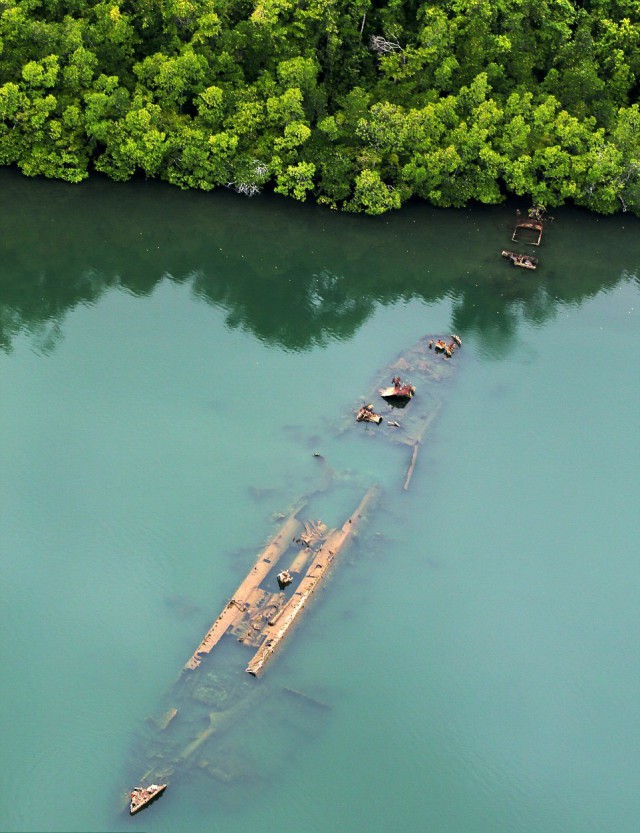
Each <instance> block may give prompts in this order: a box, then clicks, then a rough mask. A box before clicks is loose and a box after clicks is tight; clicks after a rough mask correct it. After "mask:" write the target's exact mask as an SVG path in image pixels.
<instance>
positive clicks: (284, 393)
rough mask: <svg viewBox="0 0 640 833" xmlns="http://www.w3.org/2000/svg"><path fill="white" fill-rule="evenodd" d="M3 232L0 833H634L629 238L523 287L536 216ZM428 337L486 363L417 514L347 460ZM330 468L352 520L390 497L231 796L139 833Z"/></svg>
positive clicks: (156, 203) (215, 792)
mask: <svg viewBox="0 0 640 833" xmlns="http://www.w3.org/2000/svg"><path fill="white" fill-rule="evenodd" d="M0 217H1V219H2V244H1V245H2V258H1V259H0V386H1V390H0V430H1V432H2V444H1V446H0V512H1V515H0V522H1V527H0V529H1V532H0V555H1V559H0V564H1V573H0V582H1V584H0V587H1V594H2V596H1V599H2V604H1V606H0V627H1V633H2V637H3V638H2V641H1V642H0V663H1V664H0V667H1V669H2V675H1V677H0V680H1V682H0V686H1V696H2V704H3V708H2V744H1V745H0V773H1V777H2V790H0V830H2V831H21V832H24V833H28V832H29V831H87V833H89V831H91V832H93V831H95V833H98V832H99V831H125V830H130V829H131V830H145V831H154V833H155V831H158V833H163V832H164V831H166V832H167V833H169V832H170V831H171V832H172V833H173V831H180V833H182V831H184V833H205V831H206V832H207V833H208V831H211V830H220V831H231V830H233V831H234V833H245V832H246V833H249V831H255V830H261V831H269V832H270V831H274V833H275V831H277V832H278V833H299V831H300V830H305V831H309V832H310V833H313V831H318V833H320V831H322V833H327V831H338V830H349V831H361V830H362V831H364V830H366V831H369V833H389V831H405V830H424V831H429V833H538V831H539V832H540V833H560V831H562V832H563V833H564V832H565V831H567V832H570V833H602V832H603V831H606V833H609V831H616V833H631V832H632V831H633V833H635V831H637V829H638V818H639V817H640V798H639V793H638V789H637V788H638V783H639V782H640V754H639V753H638V750H639V748H640V706H639V703H640V649H639V647H638V646H639V638H640V613H639V606H638V593H639V590H640V586H639V585H640V566H639V564H638V550H639V548H638V540H639V538H640V513H639V512H638V498H639V489H638V464H639V463H640V432H639V430H638V428H639V425H640V379H639V376H638V353H639V351H640V282H639V279H638V276H639V275H640V221H638V220H637V219H635V220H634V219H630V218H627V217H624V218H620V217H618V218H595V217H590V216H588V215H586V214H583V213H580V212H577V211H570V210H563V211H561V212H557V214H556V219H555V222H554V223H553V224H552V225H551V226H550V227H549V229H548V232H547V235H546V238H545V241H544V243H543V247H542V249H541V251H540V256H541V267H540V269H539V270H538V271H537V272H536V273H533V274H529V273H524V274H521V273H520V271H519V270H516V269H513V268H511V267H510V266H509V265H508V264H507V263H506V262H505V261H503V260H502V259H501V258H500V257H499V251H500V249H502V248H503V247H504V246H505V245H509V244H510V241H509V238H510V232H511V225H512V219H513V207H504V208H497V209H490V210H486V209H476V210H469V211H460V212H438V211H433V210H429V209H427V208H425V207H420V206H409V207H407V208H406V209H404V210H403V211H402V212H401V213H399V214H395V215H393V216H389V217H385V218H382V219H377V220H372V219H367V218H357V217H351V216H345V215H336V214H333V213H329V212H326V211H322V210H318V209H315V208H312V207H307V206H294V205H290V204H288V203H286V202H285V201H283V200H274V199H271V198H264V199H260V200H253V201H246V200H243V199H240V198H236V197H235V196H233V195H230V194H227V193H223V194H218V195H209V196H206V195H198V194H182V193H180V192H178V191H175V190H172V189H169V188H166V187H163V186H159V185H156V184H146V183H136V184H133V185H114V184H110V183H107V182H103V181H100V180H96V181H94V182H91V183H89V184H86V185H83V186H81V187H67V186H64V185H60V184H52V183H46V182H38V181H27V180H24V179H21V178H20V177H18V176H16V175H14V174H13V173H10V172H2V175H1V176H0ZM437 331H444V332H446V333H448V332H453V331H457V332H459V333H460V335H461V336H462V338H463V340H464V347H463V350H462V351H461V353H460V354H459V356H458V357H456V358H457V359H459V365H458V367H457V373H456V376H455V380H454V381H453V382H452V383H451V385H449V386H448V387H447V390H446V392H445V406H444V408H443V410H442V412H441V414H440V416H439V418H438V419H437V421H436V422H435V423H434V425H433V427H432V429H431V431H430V433H429V435H428V441H427V442H426V443H425V446H424V449H423V451H422V452H421V455H420V457H419V458H418V464H417V467H416V471H415V474H414V478H413V481H412V484H411V489H410V490H409V492H408V493H404V492H403V491H402V481H403V477H404V471H405V468H406V464H407V459H406V454H404V455H403V454H402V453H400V452H399V451H398V450H396V449H392V448H386V449H385V448H384V447H383V446H382V445H381V444H379V443H373V442H371V441H370V438H369V437H368V435H367V434H366V432H362V431H360V432H358V431H353V432H351V431H350V432H349V433H347V434H346V435H345V434H342V433H340V428H341V427H343V424H344V423H343V420H344V417H345V414H348V413H349V410H350V408H351V407H352V405H353V404H354V402H356V401H358V400H359V397H360V396H361V395H366V392H367V390H368V388H369V387H370V385H371V382H372V380H373V379H374V374H375V371H376V370H377V369H378V368H380V367H382V366H383V365H385V364H386V363H387V362H388V361H389V360H390V359H392V358H393V357H394V356H395V355H396V354H397V353H399V352H400V351H401V350H402V349H403V348H404V347H406V346H407V345H409V344H411V343H413V342H414V341H415V340H417V339H418V338H419V337H420V336H421V335H422V334H424V333H425V332H437ZM349 424H350V423H349ZM358 427H360V426H358ZM315 451H318V452H320V453H322V454H323V456H324V458H325V461H326V463H323V462H322V461H321V460H319V459H318V458H316V457H314V456H313V452H315ZM329 470H331V471H332V472H333V473H334V479H333V480H332V481H331V486H330V488H329V489H328V490H327V491H326V492H325V493H324V495H322V496H321V497H320V498H319V499H318V501H317V504H316V505H314V510H315V509H317V511H318V513H319V514H321V516H322V517H323V518H324V519H325V520H327V522H330V523H341V522H342V521H343V520H344V519H345V518H346V517H347V516H348V514H349V513H350V512H351V511H352V509H353V508H354V507H355V505H356V503H357V501H358V500H359V497H360V496H361V494H362V493H363V492H364V490H365V489H366V488H367V486H368V485H369V484H370V483H372V482H378V483H380V485H381V487H382V497H381V499H380V502H379V504H378V507H377V510H376V512H375V513H373V514H372V515H371V517H370V520H369V523H368V524H367V526H366V528H365V529H364V530H363V533H362V535H361V536H360V537H359V538H358V541H357V543H356V545H355V546H354V547H353V548H351V549H350V550H349V551H348V554H345V559H344V561H343V562H342V564H341V565H340V568H339V569H337V571H336V573H335V576H334V580H333V581H332V582H331V584H330V585H329V587H328V588H327V590H326V591H325V592H323V593H322V595H321V600H320V601H319V603H317V604H316V605H315V606H314V607H313V610H312V611H311V612H310V613H309V615H308V616H307V618H306V620H305V621H304V623H303V624H302V625H301V626H300V628H299V629H298V630H297V632H296V633H295V635H294V636H293V637H292V639H291V641H290V642H289V644H288V645H287V647H286V649H285V650H283V651H282V653H281V654H280V655H279V657H278V659H277V660H276V661H275V662H274V664H273V666H272V667H271V668H270V669H269V671H268V672H267V674H266V675H265V677H264V680H262V681H260V682H258V683H257V685H259V686H261V691H260V695H261V696H260V700H259V702H258V703H257V704H256V706H255V708H252V710H251V711H250V712H249V713H246V714H245V715H243V717H242V719H241V720H239V722H238V725H237V726H236V727H234V729H233V730H232V731H230V732H229V733H227V734H225V735H222V736H221V737H220V738H219V740H217V741H216V742H215V743H212V744H210V746H209V748H207V750H206V752H203V755H202V756H201V757H205V758H206V759H207V760H208V761H209V762H214V763H216V762H219V763H220V765H221V766H222V768H223V769H224V770H225V772H224V779H223V780H221V779H218V780H215V779H212V778H211V777H210V776H209V775H207V774H206V773H204V772H203V771H200V770H197V771H185V772H182V773H178V774H177V776H176V778H175V782H173V783H172V784H171V789H170V791H168V792H167V794H166V795H165V797H164V798H163V799H161V801H160V802H159V803H157V804H156V805H154V806H153V807H152V808H151V809H150V810H148V811H147V812H145V813H143V814H141V815H140V816H138V817H136V818H135V819H130V818H129V817H128V816H127V815H125V814H123V813H122V811H121V807H122V794H123V793H124V792H125V791H126V790H127V789H128V788H129V787H130V786H131V785H132V784H133V783H135V782H136V779H137V778H138V777H140V775H141V766H142V761H143V760H144V757H145V754H146V752H147V749H148V739H147V736H148V735H149V734H150V729H149V723H148V721H147V720H146V719H147V718H148V717H149V716H151V715H158V714H160V713H161V712H162V709H163V708H165V707H166V702H165V697H166V695H167V692H169V691H170V689H171V687H172V685H173V683H174V682H175V680H176V677H177V675H178V672H179V669H180V668H181V666H182V664H183V663H184V662H185V661H186V659H187V658H188V657H189V656H190V654H191V653H192V651H193V650H194V648H195V647H196V645H197V643H198V642H199V640H200V639H201V637H202V635H203V634H204V632H205V631H206V629H207V628H208V626H209V625H210V623H211V622H212V621H213V619H214V618H215V616H216V615H217V613H218V611H219V609H220V608H221V606H222V605H223V604H224V603H225V602H226V600H227V599H228V598H229V596H230V594H231V593H232V592H233V590H234V589H235V587H236V586H237V584H238V583H239V581H240V579H241V578H242V577H243V575H244V573H245V572H246V571H247V570H248V568H249V567H250V566H251V565H252V563H253V559H254V557H255V553H256V552H257V551H258V550H259V548H260V546H261V545H262V544H263V543H264V541H265V540H266V539H267V537H268V536H269V535H270V534H272V532H273V530H274V522H273V516H274V513H277V512H281V511H286V510H287V508H288V507H289V506H290V505H291V504H292V503H293V502H294V501H295V499H296V498H297V497H298V496H299V495H300V494H302V493H304V492H309V491H313V490H314V489H318V488H320V486H321V485H322V484H323V483H324V484H325V485H326V482H327V481H326V480H325V478H326V477H327V472H328V471H329ZM221 661H222V662H224V661H225V660H224V656H223V657H222V660H221ZM284 685H286V686H290V687H294V688H296V689H299V690H301V691H304V692H306V693H308V694H310V695H312V696H313V697H316V698H319V699H321V700H322V701H323V702H325V703H326V704H328V705H329V706H330V708H329V709H325V710H318V709H315V708H313V707H310V706H304V705H301V704H299V703H293V702H292V701H291V700H290V699H289V698H287V696H286V695H285V694H284V693H283V691H282V686H284ZM180 717H182V718H183V719H184V725H185V731H186V728H188V723H189V715H188V714H186V715H180ZM225 779H226V780H225Z"/></svg>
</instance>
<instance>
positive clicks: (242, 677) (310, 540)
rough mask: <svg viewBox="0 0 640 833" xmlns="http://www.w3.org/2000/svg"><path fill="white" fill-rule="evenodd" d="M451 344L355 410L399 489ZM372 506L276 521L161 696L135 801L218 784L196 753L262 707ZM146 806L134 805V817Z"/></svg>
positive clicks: (401, 365)
mask: <svg viewBox="0 0 640 833" xmlns="http://www.w3.org/2000/svg"><path fill="white" fill-rule="evenodd" d="M448 338H451V337H448ZM455 338H456V339H457V337H455ZM460 343H461V342H460V340H459V339H457V341H456V342H452V341H449V342H447V341H446V340H445V339H443V338H438V337H437V336H431V337H430V336H426V337H424V338H422V339H420V341H419V342H417V343H416V344H415V345H413V346H412V347H411V348H409V349H408V350H406V351H405V352H403V354H402V355H401V356H398V357H397V358H396V359H395V360H394V361H393V362H392V363H391V364H389V365H387V366H386V367H384V368H382V369H381V370H380V372H379V373H378V374H377V375H376V377H375V380H374V382H373V386H372V389H371V391H370V393H369V395H368V397H367V399H368V400H369V402H370V403H371V404H370V405H369V404H367V405H365V406H363V407H362V408H361V409H360V412H359V413H361V412H362V411H363V409H364V411H365V412H366V413H369V412H368V411H367V408H369V407H370V408H371V414H373V416H374V417H375V416H376V413H375V411H374V404H373V403H375V409H376V410H379V411H380V422H381V424H380V425H376V424H369V423H375V419H371V418H369V417H367V416H362V417H361V419H360V423H361V425H360V426H358V427H361V428H362V430H364V431H369V432H370V434H371V436H375V437H376V438H378V439H380V440H383V441H387V442H389V443H391V444H394V445H399V446H400V447H406V448H407V450H408V451H409V452H410V460H409V466H408V470H407V472H406V475H405V480H404V487H405V488H407V487H408V484H409V481H410V479H411V476H412V474H413V470H414V467H415V464H416V457H417V454H418V448H419V446H420V444H421V442H422V441H423V437H424V435H425V432H426V431H427V429H428V428H429V426H430V424H431V422H432V421H433V419H434V418H435V416H436V415H437V414H438V412H439V410H440V408H441V405H442V401H443V398H442V391H443V385H445V384H446V383H447V381H448V380H450V379H451V377H452V376H453V374H454V372H455V367H456V365H457V364H458V362H459V356H458V353H457V349H458V347H459V346H460ZM436 345H439V346H438V347H437V348H436ZM442 345H444V346H442ZM449 348H450V349H449ZM403 380H404V381H403ZM390 381H391V382H392V384H393V385H394V389H395V387H397V386H399V387H400V389H401V390H402V388H403V387H404V386H405V385H409V386H410V388H411V396H410V397H408V399H409V401H408V403H405V404H406V407H405V408H403V409H398V407H394V406H395V405H397V403H394V401H393V397H385V396H384V395H383V394H384V391H385V388H386V387H388V386H389V382H390ZM365 401H366V400H365ZM348 424H349V427H350V428H351V429H352V430H353V429H355V428H356V425H355V423H354V421H353V413H351V414H350V416H349V420H348ZM346 427H347V425H346V423H345V428H346ZM377 496H378V487H377V486H375V485H373V486H370V487H369V488H367V489H366V490H364V494H362V492H361V493H360V496H359V502H358V503H357V505H355V504H356V500H357V497H354V498H353V501H354V503H353V505H354V507H355V508H354V509H353V511H352V513H351V514H350V515H349V516H348V517H346V518H345V519H344V522H343V523H342V525H341V526H340V525H339V526H337V527H335V528H330V527H329V526H327V525H326V524H325V523H324V522H323V521H321V520H317V519H316V518H315V517H313V516H309V515H308V514H306V513H308V512H310V510H311V505H312V504H313V496H310V497H309V498H305V499H303V500H301V501H300V502H298V504H296V505H295V506H293V507H292V508H291V510H290V511H289V512H288V514H286V516H283V517H282V518H281V521H280V524H279V527H278V528H277V530H276V531H275V533H274V535H273V536H272V537H271V539H270V540H269V541H268V542H267V543H266V545H265V546H264V547H263V548H262V549H261V551H260V552H259V553H258V555H257V558H256V560H255V562H254V563H253V566H252V567H251V569H250V570H249V572H248V574H247V575H246V577H245V578H244V580H243V581H242V582H241V583H240V585H239V586H238V587H237V588H236V590H235V592H234V593H233V596H232V597H231V598H230V599H228V601H226V603H225V604H224V606H223V607H222V610H221V611H220V613H219V614H218V616H217V617H216V619H215V620H214V622H213V624H212V625H211V627H210V628H209V629H208V630H207V631H206V633H205V634H204V636H203V638H202V640H201V641H200V643H199V644H198V645H197V647H196V648H195V650H194V652H193V654H192V655H191V656H190V657H189V658H188V660H187V661H186V663H185V665H184V667H183V668H182V671H181V672H180V675H179V678H178V680H177V681H176V683H175V685H174V687H173V689H172V691H171V692H170V693H169V697H168V699H167V703H166V704H165V713H164V715H163V717H161V718H160V719H159V720H156V721H153V722H152V724H151V728H150V729H149V737H148V739H147V752H146V754H145V756H144V757H145V763H144V765H143V766H140V768H139V769H138V772H142V773H143V774H142V775H141V777H140V780H139V782H138V784H139V785H145V784H146V785H150V786H148V787H144V786H138V787H136V788H135V789H134V790H133V794H135V796H136V797H138V798H139V797H142V798H143V799H144V798H145V797H146V796H147V795H149V794H148V793H147V792H145V790H150V789H151V788H152V786H161V787H162V792H164V790H165V788H166V785H167V784H169V785H171V782H172V780H173V778H174V775H176V774H177V771H178V769H180V770H183V769H186V768H188V767H190V766H193V767H196V768H198V769H200V770H203V771H205V772H207V773H209V774H210V775H211V776H212V777H214V778H219V777H222V775H223V774H224V773H223V770H224V763H225V762H224V761H220V760H219V757H220V756H219V755H218V752H217V751H216V756H215V759H214V761H213V762H211V759H210V756H209V755H208V753H206V752H205V749H207V748H209V745H210V744H209V743H208V742H209V741H210V740H212V739H214V738H217V739H220V737H221V735H222V733H223V732H224V731H225V730H226V729H227V728H229V729H230V728H232V727H233V726H234V725H237V724H238V723H240V722H241V721H240V720H239V719H240V718H241V717H247V716H249V715H251V714H252V713H254V709H253V706H254V705H255V704H256V702H257V700H258V699H262V698H264V697H265V689H264V688H263V687H262V686H260V685H259V684H258V683H257V682H256V680H255V677H259V676H261V675H262V674H263V673H264V672H265V670H266V668H267V667H268V665H269V664H270V663H271V662H272V661H273V658H274V657H275V656H276V655H277V653H278V651H279V650H280V649H281V648H282V646H283V645H284V643H285V642H286V640H287V637H288V636H289V635H290V634H291V633H292V632H293V631H294V629H295V628H296V626H297V625H298V623H299V622H300V621H301V620H302V619H303V616H304V613H305V612H306V610H307V609H308V607H309V605H310V603H311V601H312V600H313V598H314V597H315V596H316V594H317V591H318V590H319V589H320V588H321V587H322V586H323V585H324V584H325V583H326V580H327V579H328V578H329V576H330V575H331V573H332V571H333V569H334V567H335V565H336V563H337V562H338V561H339V559H340V556H341V555H342V553H343V552H344V551H345V549H346V548H347V547H348V546H349V544H350V542H351V540H352V538H353V537H354V535H356V533H357V532H358V531H359V529H360V528H361V526H362V524H363V521H364V520H365V518H366V515H367V513H368V512H369V511H370V510H371V509H372V507H373V505H374V503H375V501H376V499H377ZM230 651H231V653H229V652H230ZM212 655H213V656H212ZM231 656H232V657H233V659H231ZM245 672H246V673H245ZM281 691H282V693H283V694H285V695H286V696H288V697H290V698H291V697H293V698H294V699H295V700H296V701H298V702H302V703H306V704H316V705H324V704H322V703H318V701H317V700H316V699H314V698H313V696H308V695H306V694H305V693H301V692H299V691H294V690H291V689H287V688H283V689H281ZM292 691H293V694H292ZM221 773H222V775H221ZM133 797H134V796H133V795H132V798H133ZM155 797H156V796H151V798H150V800H149V801H142V802H141V803H140V807H139V808H138V809H136V812H138V811H139V809H143V807H145V806H147V805H148V804H150V803H151V801H152V800H153V799H154V798H155ZM136 800H137V799H136ZM136 807H137V804H136Z"/></svg>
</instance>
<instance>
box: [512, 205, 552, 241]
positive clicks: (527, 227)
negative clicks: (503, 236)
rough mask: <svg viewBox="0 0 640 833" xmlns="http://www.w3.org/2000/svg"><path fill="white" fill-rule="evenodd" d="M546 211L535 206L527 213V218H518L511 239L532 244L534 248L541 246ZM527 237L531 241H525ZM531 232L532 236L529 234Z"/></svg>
mask: <svg viewBox="0 0 640 833" xmlns="http://www.w3.org/2000/svg"><path fill="white" fill-rule="evenodd" d="M544 219H545V210H544V208H542V206H539V205H538V206H534V207H533V208H530V209H529V211H528V212H527V216H526V218H522V219H521V218H520V217H518V220H517V221H516V225H515V228H514V229H513V234H512V235H511V239H512V240H513V241H514V242H525V243H532V244H533V245H534V246H539V245H540V243H542V230H543V226H544ZM523 232H524V233H525V235H526V237H528V238H531V239H528V240H527V239H524V235H523V234H522V233H523ZM528 232H531V234H528Z"/></svg>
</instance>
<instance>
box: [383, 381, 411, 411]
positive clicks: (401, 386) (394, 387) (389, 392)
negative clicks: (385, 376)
mask: <svg viewBox="0 0 640 833" xmlns="http://www.w3.org/2000/svg"><path fill="white" fill-rule="evenodd" d="M415 392H416V389H415V386H414V385H410V384H409V383H408V382H403V381H402V379H401V378H400V376H394V377H393V379H392V380H391V385H390V386H389V387H388V388H380V396H381V397H382V398H383V399H386V400H387V402H389V403H390V404H392V405H393V404H398V405H406V404H407V402H409V400H411V399H412V398H413V395H414V394H415Z"/></svg>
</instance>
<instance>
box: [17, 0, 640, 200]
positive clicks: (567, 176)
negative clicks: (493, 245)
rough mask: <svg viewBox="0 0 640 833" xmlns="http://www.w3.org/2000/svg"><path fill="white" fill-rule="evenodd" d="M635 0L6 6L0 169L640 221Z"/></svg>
mask: <svg viewBox="0 0 640 833" xmlns="http://www.w3.org/2000/svg"><path fill="white" fill-rule="evenodd" d="M639 90H640V3H638V1H637V0H585V2H577V0H576V2H571V0H493V2H491V1H490V0H435V2H422V0H386V2H383V0H350V2H346V0H298V1H297V2H292V0H0V164H1V165H14V164H16V165H18V166H19V167H20V169H21V170H22V171H24V173H26V174H28V175H38V174H40V175H44V176H48V177H56V178H61V179H66V180H69V181H71V182H77V181H79V180H81V179H83V178H84V177H86V176H87V173H88V171H90V170H91V169H92V168H93V169H95V170H98V171H102V172H104V173H106V174H107V175H108V176H110V177H112V178H113V179H118V180H125V179H128V178H130V177H132V176H133V175H135V174H136V173H143V174H145V175H146V176H153V177H160V178H162V179H164V180H167V181H168V182H171V183H173V184H175V185H178V186H180V187H182V188H202V189H205V190H207V189H211V188H213V187H215V186H219V185H230V186H231V187H234V188H236V190H238V191H240V192H242V193H247V194H251V193H255V192H257V191H258V190H259V189H260V188H261V187H263V186H265V185H272V186H273V187H274V188H275V190H276V192H278V193H280V194H285V195H289V196H292V197H294V198H296V199H299V200H304V199H305V198H306V197H307V196H311V197H314V198H315V199H316V200H317V201H318V202H320V203H323V204H326V205H330V206H332V207H342V208H345V209H347V210H350V211H365V212H367V213H370V214H379V213H382V212H384V211H386V210H388V209H390V208H397V207H399V206H400V205H401V204H402V202H403V201H405V200H407V199H408V198H410V197H412V196H418V197H421V198H424V199H425V200H428V201H429V202H430V203H432V204H434V205H437V206H460V205H464V204H465V203H467V202H468V201H470V200H477V201H480V202H483V203H496V202H499V201H500V200H502V199H503V198H504V196H505V195H506V194H516V195H520V196H526V197H529V198H531V199H532V200H533V201H534V202H537V203H541V204H544V205H546V206H556V205H559V204H561V203H563V202H564V201H566V200H571V201H573V202H575V203H576V204H578V205H583V206H586V207H588V208H590V209H592V210H595V211H599V212H603V213H611V212H615V211H617V210H620V209H624V210H626V209H627V208H628V209H630V210H632V211H634V212H635V213H637V214H640V108H639V105H638V103H637V102H638V93H639Z"/></svg>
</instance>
